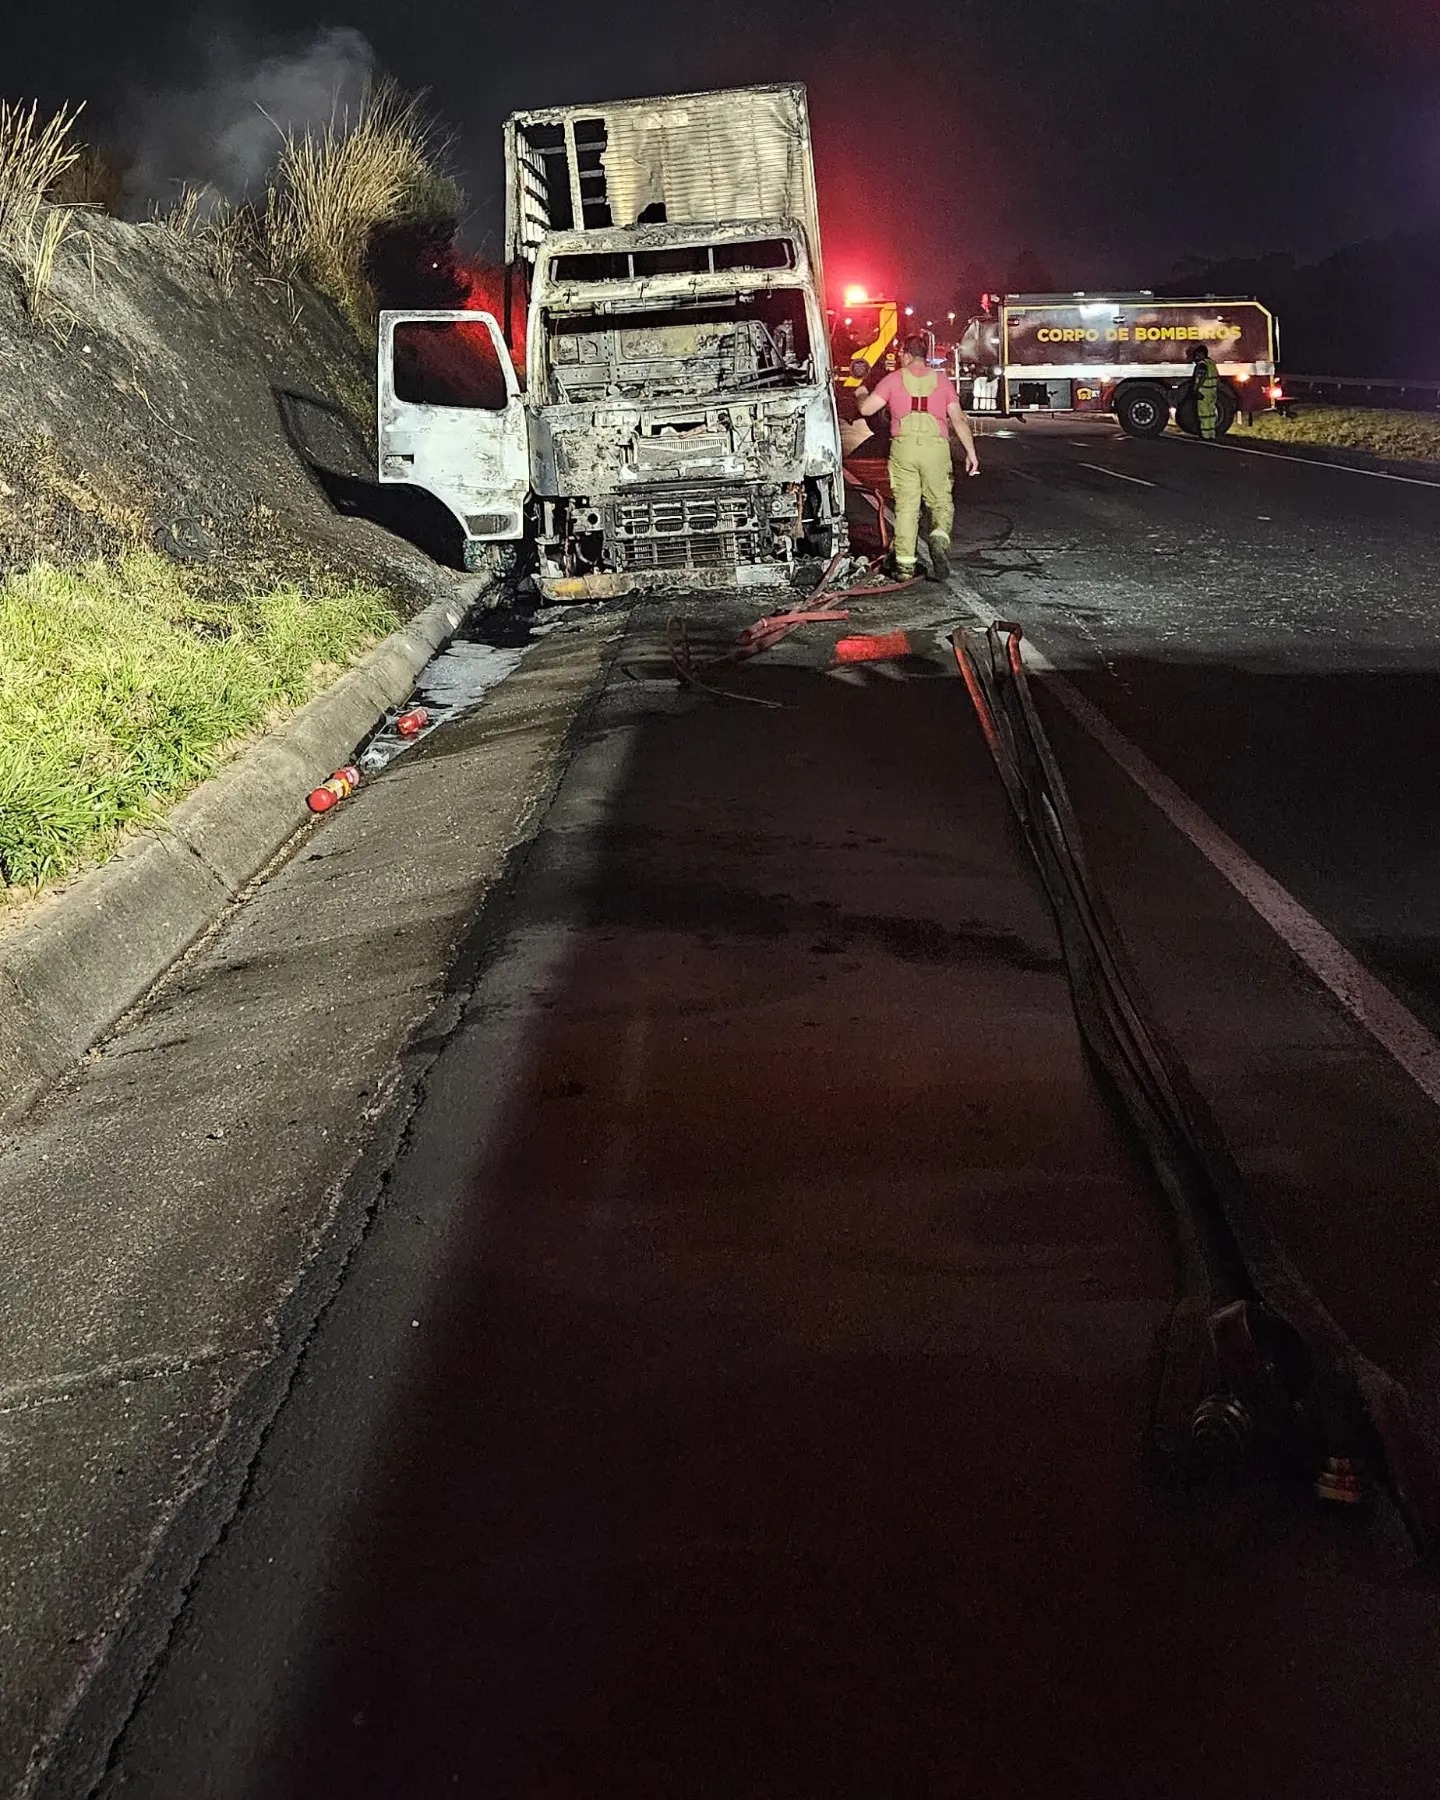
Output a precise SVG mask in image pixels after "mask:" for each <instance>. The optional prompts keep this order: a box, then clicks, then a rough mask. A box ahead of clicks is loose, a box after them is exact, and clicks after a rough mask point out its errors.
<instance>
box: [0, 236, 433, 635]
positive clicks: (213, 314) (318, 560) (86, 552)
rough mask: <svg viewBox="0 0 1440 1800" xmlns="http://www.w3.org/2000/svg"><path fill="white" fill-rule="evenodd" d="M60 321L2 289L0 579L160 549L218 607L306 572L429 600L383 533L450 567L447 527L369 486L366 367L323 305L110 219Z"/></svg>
mask: <svg viewBox="0 0 1440 1800" xmlns="http://www.w3.org/2000/svg"><path fill="white" fill-rule="evenodd" d="M47 307H48V315H49V316H48V322H47V323H44V324H42V323H39V322H37V321H36V320H34V319H32V318H31V317H30V316H29V315H28V313H27V312H26V310H25V306H24V303H23V300H22V298H21V295H20V293H19V291H18V289H17V288H16V287H15V286H14V285H13V284H11V283H10V282H3V283H0V368H3V371H4V386H5V402H6V403H5V407H4V409H3V413H0V579H4V578H5V577H7V576H10V575H12V574H14V573H15V572H16V571H18V570H22V569H24V568H26V567H28V566H29V565H31V564H32V563H34V562H36V561H37V560H44V561H49V562H54V563H59V564H61V565H67V564H74V563H77V562H82V561H86V560H88V559H91V558H93V557H96V556H105V557H115V556H118V555H122V554H125V553H127V552H129V551H132V550H135V549H138V548H148V547H154V548H158V549H160V550H162V551H164V552H165V553H166V554H168V555H171V556H174V557H176V558H177V559H178V560H180V561H183V562H184V563H186V565H187V566H188V567H190V568H192V569H195V570H197V571H198V570H199V569H202V568H203V569H205V570H207V571H208V572H209V574H208V576H207V578H206V579H205V581H204V583H203V585H204V586H205V587H206V588H207V589H211V590H212V591H213V592H214V593H215V594H216V596H217V597H224V596H225V595H226V593H227V590H230V591H236V590H238V589H241V588H244V589H249V588H253V586H254V583H255V581H256V580H257V579H263V578H265V577H283V578H286V579H292V578H293V579H302V580H303V578H304V575H305V572H306V570H307V569H309V568H316V569H323V570H324V571H325V572H326V573H327V574H328V575H329V576H331V577H332V578H334V577H342V578H354V579H357V580H363V581H366V582H369V583H373V584H375V585H378V586H381V587H383V588H384V589H386V590H387V591H388V592H389V593H390V594H392V595H393V596H394V598H395V599H396V600H397V601H398V602H399V603H400V604H401V605H402V606H403V607H404V608H405V610H407V611H412V610H414V609H415V608H416V607H417V606H419V605H420V604H423V603H424V601H425V600H426V599H427V598H431V597H433V595H434V591H435V587H436V584H437V581H439V582H443V581H444V576H443V574H442V572H441V571H439V570H437V568H436V567H435V565H434V563H433V562H432V561H431V560H430V557H429V556H427V555H426V554H425V553H424V552H423V551H422V550H420V549H418V548H417V547H416V546H415V545H414V544H412V543H411V542H409V541H407V539H406V537H403V536H400V535H397V533H396V531H394V530H386V529H384V528H382V526H380V525H378V524H376V523H375V522H373V521H375V520H385V521H387V522H388V523H389V524H390V525H392V526H399V527H400V528H401V529H402V530H404V531H406V532H408V533H409V536H410V537H413V538H418V539H419V540H420V541H421V542H423V543H425V544H426V548H428V549H435V550H440V551H442V552H443V550H444V549H445V548H446V546H445V544H444V530H443V526H441V525H439V524H437V523H436V521H435V520H434V518H433V516H427V515H425V514H423V513H420V514H418V515H416V514H415V511H414V509H413V508H412V509H411V511H410V514H408V515H407V514H406V513H405V512H402V510H401V506H403V505H404V502H403V501H401V502H400V503H399V504H397V499H396V496H395V494H394V492H393V491H392V490H382V489H380V488H379V487H378V486H377V485H376V484H375V483H374V479H373V473H372V471H373V467H374V465H373V460H372V456H371V433H372V426H371V418H372V413H373V400H372V395H373V370H372V360H371V356H370V353H369V352H368V351H367V350H366V349H365V348H364V347H363V346H362V345H361V344H360V342H359V341H358V340H357V339H356V338H355V336H354V334H353V332H352V331H351V330H350V329H349V327H348V326H347V325H346V324H345V323H344V322H343V321H342V320H341V319H340V317H339V316H338V314H337V313H336V312H335V311H334V309H333V308H332V307H331V306H329V305H328V304H327V303H326V302H324V301H322V300H320V299H319V298H317V297H316V296H315V295H314V294H313V293H312V292H310V291H309V290H308V289H306V288H305V287H304V286H303V285H302V284H300V283H298V282H280V281H272V280H268V279H266V278H265V277H263V276H262V275H261V274H260V273H259V272H258V271H257V270H256V269H254V268H253V267H251V266H250V265H249V264H247V263H245V262H244V261H243V260H241V261H240V262H239V263H238V264H237V265H236V266H235V267H234V268H233V269H224V268H221V269H218V270H217V268H216V267H215V266H214V262H213V250H212V249H210V248H207V246H206V244H205V243H204V242H202V241H196V240H194V239H191V238H188V237H186V236H184V235H181V234H180V233H178V232H176V231H175V230H173V229H170V228H169V227H167V226H164V225H131V224H125V223H122V222H120V221H119V220H115V219H111V218H107V217H104V216H102V215H99V214H96V215H93V216H87V219H86V223H85V227H84V232H83V234H76V235H75V236H74V237H72V239H71V240H70V241H69V242H67V243H66V244H65V246H64V247H63V249H62V251H61V254H60V257H59V259H58V261H57V266H56V270H55V275H54V280H53V284H52V287H51V290H50V293H49V295H48V298H47ZM212 584H213V585H212Z"/></svg>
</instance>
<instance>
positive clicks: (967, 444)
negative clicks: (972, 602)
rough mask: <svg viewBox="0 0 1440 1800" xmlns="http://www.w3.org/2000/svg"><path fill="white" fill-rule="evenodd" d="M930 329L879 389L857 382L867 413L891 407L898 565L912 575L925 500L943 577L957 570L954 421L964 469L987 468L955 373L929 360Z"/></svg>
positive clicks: (911, 341) (911, 342)
mask: <svg viewBox="0 0 1440 1800" xmlns="http://www.w3.org/2000/svg"><path fill="white" fill-rule="evenodd" d="M926 351H927V345H926V342H925V339H924V338H923V337H908V338H906V340H905V343H904V346H903V356H902V360H901V364H900V367H899V368H898V369H896V370H895V371H894V373H893V374H890V375H887V376H886V377H885V379H884V380H883V381H881V382H879V383H878V384H877V386H876V388H875V391H874V393H873V394H872V393H870V392H868V391H867V390H866V389H865V388H864V387H863V386H861V387H858V388H857V389H856V390H855V397H856V399H857V400H858V401H859V403H860V416H861V418H869V416H870V415H871V414H872V413H877V412H879V411H880V409H881V408H882V407H888V408H889V409H890V489H891V492H892V493H893V494H894V496H895V573H896V574H897V575H898V576H899V578H900V579H901V580H902V581H908V580H909V579H910V578H911V577H912V576H913V575H914V573H915V557H916V543H917V540H918V538H919V535H920V502H921V501H922V500H923V501H924V502H925V505H926V506H927V507H928V509H929V512H930V568H931V574H932V576H933V578H934V579H935V580H936V581H943V580H944V578H945V576H946V575H948V574H949V572H950V527H951V526H952V525H953V523H954V521H955V495H954V476H955V471H954V467H953V465H952V464H951V461H950V432H951V430H952V429H953V430H954V433H955V435H956V437H957V438H959V440H960V443H961V446H962V447H963V449H964V451H965V473H966V474H967V475H978V474H979V473H980V462H979V458H978V457H977V456H976V454H975V438H974V435H973V434H972V432H971V430H970V421H969V420H968V419H967V418H966V417H965V413H964V411H963V409H962V408H961V405H960V396H959V395H958V394H957V393H956V392H955V385H954V383H953V382H952V381H951V380H950V378H949V376H948V375H942V374H940V373H939V372H938V371H937V370H935V369H932V368H931V367H930V364H929V362H928V361H927V360H926Z"/></svg>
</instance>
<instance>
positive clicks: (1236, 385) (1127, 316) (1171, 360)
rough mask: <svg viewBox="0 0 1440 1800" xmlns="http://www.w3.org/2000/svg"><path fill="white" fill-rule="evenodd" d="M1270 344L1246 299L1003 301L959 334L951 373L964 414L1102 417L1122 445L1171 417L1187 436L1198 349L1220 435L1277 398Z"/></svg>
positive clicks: (1272, 332) (1025, 297)
mask: <svg viewBox="0 0 1440 1800" xmlns="http://www.w3.org/2000/svg"><path fill="white" fill-rule="evenodd" d="M1278 338H1279V329H1278V326H1277V324H1276V321H1275V316H1274V314H1273V313H1271V312H1270V311H1269V309H1268V308H1266V307H1264V306H1262V305H1261V303H1260V302H1259V301H1258V300H1253V299H1232V300H1224V299H1216V298H1214V297H1212V296H1209V295H1207V296H1205V297H1204V298H1203V299H1198V300H1171V299H1168V298H1164V297H1157V296H1156V295H1155V294H1152V293H1144V292H1142V293H1134V294H1008V295H1006V296H1005V297H1004V298H1003V299H1000V300H998V301H997V302H996V303H995V304H994V308H993V310H992V311H991V312H989V313H987V314H985V315H983V316H981V317H979V318H974V319H971V320H970V321H969V323H968V324H967V325H966V327H965V331H964V333H963V334H962V336H961V338H960V341H959V342H958V343H957V344H956V346H955V350H954V363H955V371H954V372H955V377H956V384H957V386H960V388H961V395H962V399H965V400H967V402H968V405H969V410H970V411H972V412H977V413H999V414H1002V415H1006V416H1019V417H1024V416H1026V415H1029V414H1035V413H1040V414H1051V413H1066V414H1081V415H1088V416H1095V415H1102V416H1103V415H1105V414H1109V415H1110V416H1112V417H1113V418H1115V419H1116V420H1117V421H1118V423H1119V425H1120V428H1121V430H1122V431H1125V432H1128V433H1129V435H1130V436H1131V437H1158V436H1159V435H1160V433H1161V432H1162V431H1164V430H1165V428H1166V426H1167V425H1169V423H1170V420H1171V417H1172V415H1173V417H1174V419H1175V423H1176V424H1177V425H1179V426H1180V428H1181V429H1182V430H1184V431H1188V432H1190V433H1191V434H1192V435H1195V434H1196V433H1198V431H1199V422H1198V420H1197V419H1196V416H1195V404H1194V401H1193V399H1192V398H1190V397H1189V396H1188V394H1187V392H1186V384H1187V383H1188V381H1189V378H1190V375H1191V372H1192V369H1193V366H1194V365H1193V363H1192V360H1191V358H1192V356H1193V353H1194V349H1195V346H1196V345H1197V344H1204V345H1206V346H1207V347H1208V349H1209V351H1210V354H1211V356H1213V357H1214V359H1215V362H1216V364H1217V366H1218V368H1219V371H1220V420H1219V429H1220V431H1221V432H1225V431H1228V430H1229V429H1230V427H1231V425H1232V424H1233V423H1234V421H1235V418H1236V415H1237V414H1239V413H1242V412H1243V413H1246V414H1252V413H1256V412H1262V411H1265V410H1267V409H1268V408H1270V407H1272V406H1273V405H1274V404H1275V402H1276V401H1277V400H1283V399H1284V397H1285V396H1284V392H1283V390H1282V388H1281V385H1280V380H1279V376H1278V374H1277V372H1276V354H1277V348H1278ZM967 390H968V391H967Z"/></svg>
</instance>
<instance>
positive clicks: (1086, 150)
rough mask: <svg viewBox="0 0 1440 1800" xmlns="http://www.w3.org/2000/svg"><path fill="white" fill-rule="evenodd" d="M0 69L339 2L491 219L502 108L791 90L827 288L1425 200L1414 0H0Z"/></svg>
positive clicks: (1420, 60)
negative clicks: (448, 146)
mask: <svg viewBox="0 0 1440 1800" xmlns="http://www.w3.org/2000/svg"><path fill="white" fill-rule="evenodd" d="M3 12H4V15H5V16H4V17H3V19H0V69H3V71H4V76H3V82H0V89H3V91H4V92H5V93H7V94H8V95H11V96H14V97H21V96H23V97H26V98H29V97H30V96H32V95H38V96H39V98H40V99H41V100H42V102H45V103H51V102H55V101H58V100H60V99H62V98H66V97H69V98H73V99H79V98H82V97H83V98H86V99H87V100H89V101H90V103H91V106H92V109H93V111H94V113H95V115H96V116H97V117H98V118H100V119H102V120H103V119H109V118H112V117H121V118H128V119H130V120H131V121H133V120H134V119H135V117H136V116H137V112H143V105H144V99H143V97H144V95H145V93H146V92H147V91H148V90H156V89H167V88H174V87H182V88H183V87H184V86H185V85H186V84H192V85H195V84H200V83H201V82H202V81H203V79H204V76H205V64H206V58H205V53H204V50H203V47H202V46H203V41H204V39H205V38H206V36H207V35H211V34H213V33H214V32H216V31H223V32H224V34H225V35H226V36H227V37H228V39H229V40H230V41H231V42H232V43H236V44H242V45H253V46H254V50H255V54H256V55H257V56H258V55H260V54H262V53H263V52H265V51H267V50H269V51H273V50H274V49H276V47H277V45H279V44H282V43H283V42H284V41H285V39H284V35H283V34H285V33H290V34H292V36H293V34H296V33H299V34H302V35H303V34H305V33H307V32H309V31H311V30H312V29H313V28H314V27H316V26H321V25H330V26H347V27H353V28H354V29H355V30H356V31H358V32H361V33H363V34H364V35H365V37H366V38H368V39H369V41H370V43H371V44H372V45H373V46H374V49H375V52H376V54H377V55H378V58H379V60H380V62H381V64H382V65H383V66H384V67H386V68H387V69H388V70H390V71H391V72H392V73H393V74H394V75H395V76H397V77H398V78H399V79H400V80H401V81H402V82H403V83H405V84H406V85H407V86H424V87H428V88H430V89H431V90H432V93H433V96H434V100H435V103H436V105H437V107H438V108H439V110H440V111H441V112H442V113H443V114H444V115H445V117H446V118H447V119H448V120H449V121H450V122H451V124H453V126H454V127H455V129H456V131H457V133H458V137H459V157H458V160H459V164H460V173H461V175H462V178H463V179H464V181H465V183H466V186H467V189H468V191H469V194H470V196H471V202H472V206H473V208H474V215H473V218H472V220H471V222H470V226H469V234H470V235H471V237H472V238H474V239H475V240H477V241H483V240H484V239H485V237H486V236H487V234H488V235H489V238H490V247H491V248H494V247H495V245H496V242H497V240H498V233H499V204H498V202H499V188H500V181H499V173H500V144H499V125H500V121H501V119H502V118H503V116H504V114H505V113H506V112H508V111H510V110H512V109H515V108H521V107H526V106H543V105H548V104H554V103H558V102H564V101H570V100H584V99H611V98H620V97H622V96H628V95H634V94H646V93H663V92H666V91H672V92H673V91H676V90H683V89H687V88H700V87H712V86H727V85H730V84H736V83H744V82H750V81H781V80H793V79H799V80H803V81H804V82H806V83H807V84H808V86H809V89H810V96H811V107H812V114H813V119H814V125H815V132H816V148H817V154H818V158H819V177H820V197H821V212H822V222H823V226H824V231H825V240H826V257H827V263H828V265H829V268H828V273H829V275H830V277H831V282H832V286H833V285H834V284H835V283H836V282H838V281H840V280H844V279H860V280H863V281H866V282H867V283H870V284H873V285H877V286H878V285H884V286H887V287H891V288H894V289H896V290H897V291H900V292H902V293H904V294H906V295H913V296H914V297H916V298H920V299H922V300H923V301H924V303H925V304H927V305H930V304H939V303H941V302H942V301H943V299H944V297H945V296H947V295H948V294H949V292H950V291H951V289H952V288H953V287H954V285H955V282H956V280H957V279H958V276H959V272H960V271H961V270H962V269H963V268H964V267H965V265H967V264H970V263H974V262H977V261H979V262H993V263H995V264H997V265H999V268H1000V272H1001V273H1002V276H1003V269H1004V266H1005V265H1006V264H1007V263H1008V262H1009V261H1010V260H1012V259H1013V257H1014V255H1015V253H1016V252H1017V251H1018V250H1019V249H1020V248H1021V247H1029V248H1031V249H1033V250H1034V251H1035V252H1036V253H1038V255H1039V256H1040V257H1041V259H1042V260H1043V261H1044V262H1045V263H1047V264H1048V265H1049V267H1050V270H1051V272H1052V274H1053V276H1054V278H1055V280H1056V282H1057V285H1059V286H1062V287H1067V288H1068V287H1080V286H1099V285H1103V284H1105V283H1112V284H1122V283H1124V284H1139V285H1149V284H1150V283H1151V282H1152V281H1157V280H1162V279H1164V277H1165V276H1166V275H1167V274H1168V272H1169V270H1170V266H1171V265H1172V264H1173V263H1174V262H1175V260H1176V259H1177V258H1178V257H1181V256H1183V255H1186V254H1197V255H1201V256H1207V257H1208V256H1216V255H1220V254H1222V253H1229V252H1237V253H1258V252H1262V251H1264V250H1267V249H1289V250H1292V251H1294V252H1296V253H1297V254H1299V255H1301V256H1302V257H1311V256H1316V255H1323V254H1324V253H1326V252H1327V251H1329V250H1331V249H1334V248H1336V247H1338V246H1339V245H1341V244H1343V243H1346V242H1349V241H1353V240H1355V239H1358V238H1362V237H1365V236H1367V235H1370V234H1373V233H1379V232H1385V231H1389V230H1393V229H1396V228H1399V227H1422V226H1429V225H1433V224H1435V223H1436V222H1437V220H1440V5H1437V4H1436V3H1435V0H1209V4H1207V5H1194V4H1180V3H1177V0H952V3H951V4H945V3H944V0H915V3H913V4H911V5H909V6H907V7H902V8H897V7H894V6H891V5H875V6H867V5H862V4H860V0H791V4H789V5H787V6H785V7H783V8H776V7H772V6H764V5H760V4H754V3H752V4H745V3H743V0H716V3H714V4H706V3H705V0H699V3H698V4H697V3H687V4H685V5H678V4H677V5H674V6H653V7H640V6H632V5H626V4H623V3H622V0H589V3H582V0H551V3H550V4H547V5H537V4H533V3H530V0H526V3H525V4H522V5H516V6H512V7H510V8H508V9H505V8H501V7H498V6H495V5H493V4H490V5H477V4H475V3H474V0H346V4H345V5H344V8H343V10H341V11H336V10H333V9H326V8H324V7H321V6H319V5H315V4H314V3H313V0H283V3H282V0H250V4H249V5H247V6H245V7H243V8H236V7H234V6H226V7H224V8H213V9H198V10H197V9H196V8H194V7H193V6H182V5H180V4H177V0H110V3H109V4H106V5H103V6H95V7H94V8H93V11H92V12H91V13H90V15H89V17H88V18H87V20H86V21H85V24H84V28H83V29H82V30H77V28H76V27H77V15H76V10H75V9H74V8H60V7H55V8H33V7H30V6H20V5H17V4H9V5H6V6H4V8H3Z"/></svg>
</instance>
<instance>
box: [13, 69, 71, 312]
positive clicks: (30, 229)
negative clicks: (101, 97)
mask: <svg viewBox="0 0 1440 1800" xmlns="http://www.w3.org/2000/svg"><path fill="white" fill-rule="evenodd" d="M80 112H81V109H80V108H79V107H73V108H72V107H61V109H60V110H59V112H57V113H55V114H53V115H52V117H50V118H49V119H42V118H41V116H40V110H39V108H38V106H37V105H36V104H35V102H34V101H31V103H30V105H29V106H28V107H27V106H23V105H17V104H13V103H11V102H10V101H8V100H0V261H4V262H6V263H8V264H9V265H10V267H11V268H12V269H14V270H15V271H16V273H17V274H18V275H19V277H20V282H21V286H22V289H23V291H24V294H25V304H26V306H27V307H28V308H29V310H30V312H31V314H32V316H33V317H35V318H37V319H41V320H44V321H45V322H46V323H49V324H54V323H55V322H56V319H55V314H54V312H53V309H52V307H51V302H50V284H51V279H52V277H53V275H54V271H55V257H56V254H57V253H58V251H59V249H60V246H61V245H62V244H63V243H64V242H65V241H66V239H67V238H68V237H70V236H71V235H72V233H73V232H74V230H75V209H74V208H73V207H69V206H57V205H55V204H53V201H52V198H51V197H52V195H54V194H55V193H56V192H57V191H59V189H60V188H61V186H62V184H63V183H64V182H65V180H66V179H67V178H68V177H69V176H71V175H72V174H73V173H74V171H75V169H76V167H77V165H78V164H79V162H80V160H81V157H82V154H83V146H82V145H80V144H79V143H77V141H76V139H75V122H76V120H77V119H78V118H79V117H80Z"/></svg>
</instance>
